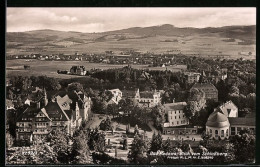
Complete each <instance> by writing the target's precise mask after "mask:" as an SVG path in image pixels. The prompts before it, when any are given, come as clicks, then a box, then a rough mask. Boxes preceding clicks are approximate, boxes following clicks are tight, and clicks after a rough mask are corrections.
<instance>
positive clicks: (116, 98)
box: [108, 89, 123, 104]
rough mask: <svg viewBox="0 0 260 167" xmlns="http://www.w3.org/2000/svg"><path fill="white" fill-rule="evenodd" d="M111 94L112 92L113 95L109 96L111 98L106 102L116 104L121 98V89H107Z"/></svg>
mask: <svg viewBox="0 0 260 167" xmlns="http://www.w3.org/2000/svg"><path fill="white" fill-rule="evenodd" d="M109 91H110V92H111V93H112V94H113V97H112V98H111V100H110V101H109V102H108V103H109V104H110V103H111V104H113V103H115V104H118V102H119V101H120V100H121V99H122V96H123V94H122V91H120V90H119V89H111V90H109Z"/></svg>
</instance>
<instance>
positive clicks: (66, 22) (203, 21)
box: [6, 8, 256, 32]
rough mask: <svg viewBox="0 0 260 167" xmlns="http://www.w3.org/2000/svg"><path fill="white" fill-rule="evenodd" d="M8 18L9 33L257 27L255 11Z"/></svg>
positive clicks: (27, 13)
mask: <svg viewBox="0 0 260 167" xmlns="http://www.w3.org/2000/svg"><path fill="white" fill-rule="evenodd" d="M6 16H7V18H6V22H7V32H18V31H30V30H38V29H53V30H61V31H79V32H103V31H110V30H118V29H124V28H129V27H147V26H153V25H161V24H172V25H174V26H176V27H197V28H203V27H221V26H228V25H255V24H256V9H255V8H7V14H6Z"/></svg>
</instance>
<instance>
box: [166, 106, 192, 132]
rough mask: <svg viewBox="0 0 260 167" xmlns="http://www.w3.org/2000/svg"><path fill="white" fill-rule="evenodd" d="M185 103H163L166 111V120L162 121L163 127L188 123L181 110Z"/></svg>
mask: <svg viewBox="0 0 260 167" xmlns="http://www.w3.org/2000/svg"><path fill="white" fill-rule="evenodd" d="M186 105H187V103H186V102H177V103H175V102H173V103H168V104H164V107H165V111H166V113H167V117H168V121H167V122H165V123H164V127H176V126H182V125H188V124H189V119H188V118H186V116H185V114H184V112H183V110H184V107H185V106H186Z"/></svg>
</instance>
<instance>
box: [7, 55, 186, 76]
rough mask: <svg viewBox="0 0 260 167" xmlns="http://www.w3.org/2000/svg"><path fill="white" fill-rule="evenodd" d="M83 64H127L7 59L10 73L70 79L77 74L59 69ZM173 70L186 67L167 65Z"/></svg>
mask: <svg viewBox="0 0 260 167" xmlns="http://www.w3.org/2000/svg"><path fill="white" fill-rule="evenodd" d="M24 65H29V66H30V67H31V68H30V70H24V67H23V66H24ZM75 65H80V66H81V65H83V66H85V68H86V70H90V69H93V68H99V69H104V70H105V69H111V68H121V67H124V66H126V65H113V64H103V63H89V62H85V61H40V60H33V61H30V62H28V61H25V60H24V59H17V60H6V74H7V76H9V75H35V76H39V75H46V76H49V77H55V78H61V79H70V78H75V77H82V76H75V75H66V74H57V70H70V68H71V66H75ZM132 67H133V68H136V69H150V70H166V67H148V66H147V65H132ZM167 69H168V70H169V69H171V70H172V71H179V70H180V69H185V66H183V65H180V66H171V67H167Z"/></svg>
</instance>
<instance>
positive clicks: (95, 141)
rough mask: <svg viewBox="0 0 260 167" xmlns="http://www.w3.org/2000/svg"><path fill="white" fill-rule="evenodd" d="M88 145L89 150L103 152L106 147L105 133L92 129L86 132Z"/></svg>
mask: <svg viewBox="0 0 260 167" xmlns="http://www.w3.org/2000/svg"><path fill="white" fill-rule="evenodd" d="M88 133H89V134H88V136H89V137H88V139H89V140H88V145H89V148H90V150H95V151H98V152H104V151H105V149H106V138H105V134H104V133H101V132H99V131H98V129H94V130H92V131H89V132H88Z"/></svg>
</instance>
